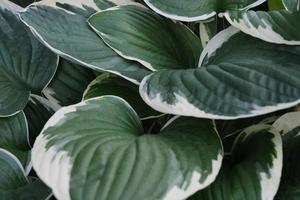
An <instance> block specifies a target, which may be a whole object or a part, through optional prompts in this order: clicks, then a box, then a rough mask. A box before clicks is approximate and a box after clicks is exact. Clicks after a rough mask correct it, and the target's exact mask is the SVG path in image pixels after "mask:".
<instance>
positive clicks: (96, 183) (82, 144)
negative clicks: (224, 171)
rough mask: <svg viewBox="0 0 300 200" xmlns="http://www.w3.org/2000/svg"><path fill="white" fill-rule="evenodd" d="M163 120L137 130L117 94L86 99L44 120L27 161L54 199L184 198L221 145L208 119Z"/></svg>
mask: <svg viewBox="0 0 300 200" xmlns="http://www.w3.org/2000/svg"><path fill="white" fill-rule="evenodd" d="M172 121H173V123H171V122H172ZM171 122H170V123H168V124H169V125H168V126H167V127H166V128H164V129H163V130H162V131H161V132H160V133H159V134H144V133H143V128H142V125H141V121H140V120H139V118H138V116H137V114H136V113H135V112H134V110H133V109H132V108H131V107H130V106H129V104H127V103H126V102H125V101H124V100H122V99H120V98H118V97H115V96H104V97H100V98H94V99H89V100H86V101H83V102H82V103H79V104H77V105H73V106H69V107H65V108H62V109H61V110H59V111H58V112H57V113H55V115H54V116H53V117H52V118H51V119H50V120H49V121H48V122H47V124H46V125H45V127H44V130H43V132H42V134H41V135H40V136H39V137H38V138H37V140H36V142H35V144H34V147H33V152H32V154H33V156H32V157H33V166H34V169H35V170H36V172H37V174H38V175H39V177H41V179H42V180H43V181H44V182H45V183H46V184H47V185H49V186H50V187H51V188H52V190H53V193H54V195H55V196H56V197H57V198H58V199H63V200H70V199H76V200H81V199H82V200H83V199H84V200H94V199H101V200H112V199H114V200H117V199H122V200H125V199H130V200H141V199H170V200H176V199H184V198H186V197H188V196H189V195H191V194H193V193H194V192H196V191H197V190H200V189H202V188H204V187H206V186H208V185H209V184H210V183H211V182H212V181H213V180H214V179H215V177H216V175H217V173H218V170H219V168H220V166H221V160H222V154H223V153H222V146H221V143H220V140H219V137H218V135H217V133H216V132H215V129H214V126H213V123H212V122H211V121H209V120H202V119H196V118H179V119H175V121H174V119H173V120H171ZM208 152H209V153H208Z"/></svg>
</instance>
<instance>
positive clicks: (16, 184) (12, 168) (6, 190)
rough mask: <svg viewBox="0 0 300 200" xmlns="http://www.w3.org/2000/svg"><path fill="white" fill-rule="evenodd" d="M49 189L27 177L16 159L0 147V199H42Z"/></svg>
mask: <svg viewBox="0 0 300 200" xmlns="http://www.w3.org/2000/svg"><path fill="white" fill-rule="evenodd" d="M50 194H51V190H50V189H49V188H48V187H46V186H45V185H44V184H43V183H42V182H41V181H39V180H36V179H31V180H30V179H28V178H27V177H26V175H25V172H24V170H23V168H22V165H21V163H20V162H19V161H18V159H17V158H16V157H15V156H14V155H12V154H11V153H9V152H8V151H6V150H3V149H0V199H3V200H4V199H5V200H19V199H20V200H21V199H26V200H27V199H30V200H43V199H46V197H48V196H49V195H50Z"/></svg>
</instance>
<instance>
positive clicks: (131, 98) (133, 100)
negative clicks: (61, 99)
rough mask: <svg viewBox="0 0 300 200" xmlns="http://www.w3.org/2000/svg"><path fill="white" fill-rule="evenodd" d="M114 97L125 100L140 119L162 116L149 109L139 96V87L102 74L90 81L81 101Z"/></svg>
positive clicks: (121, 79)
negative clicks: (106, 96) (108, 96)
mask: <svg viewBox="0 0 300 200" xmlns="http://www.w3.org/2000/svg"><path fill="white" fill-rule="evenodd" d="M105 95H115V96H118V97H121V98H123V99H124V100H126V101H127V102H128V103H129V104H130V105H131V106H132V107H133V108H134V109H135V110H136V112H137V113H138V115H139V116H140V118H142V119H149V118H155V117H159V116H161V115H162V113H159V112H156V111H155V110H153V109H152V108H151V107H149V106H148V105H147V104H146V103H145V102H144V101H143V99H142V98H141V97H140V94H139V87H138V86H137V85H135V84H133V83H130V82H128V81H126V80H125V79H123V78H120V77H117V76H113V75H111V74H107V73H104V74H102V75H100V76H98V77H97V78H96V79H95V80H94V81H92V82H91V83H90V84H89V86H88V87H87V89H86V91H85V92H84V95H83V99H84V100H87V99H91V98H94V97H101V96H105Z"/></svg>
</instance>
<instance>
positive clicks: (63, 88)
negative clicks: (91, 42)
mask: <svg viewBox="0 0 300 200" xmlns="http://www.w3.org/2000/svg"><path fill="white" fill-rule="evenodd" d="M94 78H95V75H94V73H93V71H92V70H90V69H87V68H84V67H82V66H80V65H77V64H75V63H72V62H69V61H67V60H65V59H61V60H60V63H59V66H58V69H57V72H56V74H55V76H54V78H53V79H52V81H51V82H50V84H49V85H48V87H47V88H45V90H44V91H43V94H44V95H45V96H46V97H47V98H48V99H49V100H50V101H51V102H52V103H54V104H55V106H56V107H57V108H60V107H62V106H68V105H72V104H75V103H78V102H80V101H81V98H82V94H83V92H84V90H85V88H86V87H87V86H88V84H89V83H90V82H91V81H92V80H93V79H94Z"/></svg>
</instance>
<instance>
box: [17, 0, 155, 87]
mask: <svg viewBox="0 0 300 200" xmlns="http://www.w3.org/2000/svg"><path fill="white" fill-rule="evenodd" d="M60 2H62V3H64V2H65V1H42V2H39V3H36V4H34V5H31V6H29V7H27V9H26V10H25V11H24V12H22V13H21V18H22V20H23V21H24V22H25V23H26V24H27V25H28V26H29V27H30V28H31V30H32V31H33V32H34V33H35V34H36V36H37V37H38V38H39V39H40V40H41V41H42V42H43V43H44V44H45V45H46V46H48V47H49V48H50V49H51V50H52V51H54V52H55V53H57V54H59V55H60V56H61V57H63V58H65V59H68V60H71V61H74V62H76V63H79V64H81V65H83V66H86V67H89V68H92V69H94V70H98V71H99V70H100V71H107V72H112V73H114V74H117V75H120V76H122V77H124V78H126V79H128V80H130V81H132V82H134V83H138V82H140V80H141V79H142V78H143V77H144V76H146V75H147V74H148V73H149V72H148V70H147V69H145V68H144V67H143V66H141V65H140V64H138V63H136V62H131V61H127V60H125V59H123V58H121V57H120V56H118V54H116V53H115V52H114V51H113V50H111V49H110V48H109V47H108V46H107V45H105V43H104V42H103V41H102V40H101V38H99V37H98V36H97V34H96V33H94V32H93V31H92V30H91V29H90V27H89V26H88V24H87V22H86V21H87V17H88V16H90V15H91V14H92V13H95V12H96V11H97V10H100V8H98V7H97V6H96V4H95V3H94V2H93V1H92V0H86V1H85V0H81V1H77V0H76V1H72V2H73V3H72V4H66V3H65V4H62V3H60ZM98 5H100V4H98ZM104 8H106V6H105V7H104ZM75 24H76V26H75Z"/></svg>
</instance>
